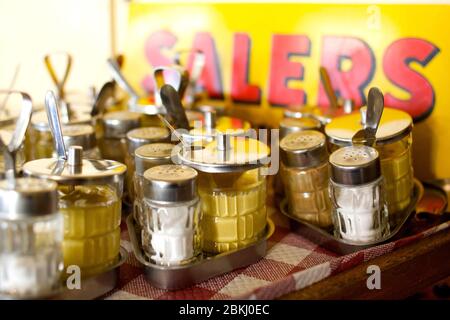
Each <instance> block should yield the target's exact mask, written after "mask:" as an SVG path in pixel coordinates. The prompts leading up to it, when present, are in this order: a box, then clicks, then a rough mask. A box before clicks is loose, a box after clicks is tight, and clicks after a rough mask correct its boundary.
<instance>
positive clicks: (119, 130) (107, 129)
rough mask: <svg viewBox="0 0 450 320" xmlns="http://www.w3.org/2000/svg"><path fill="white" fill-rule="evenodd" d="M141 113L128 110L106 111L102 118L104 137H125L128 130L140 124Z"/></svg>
mask: <svg viewBox="0 0 450 320" xmlns="http://www.w3.org/2000/svg"><path fill="white" fill-rule="evenodd" d="M141 117H142V114H139V113H136V112H130V111H115V112H109V113H106V114H105V115H104V116H103V118H102V123H103V130H104V137H105V138H119V139H121V138H125V136H126V134H127V132H128V131H130V130H132V129H134V128H138V127H139V126H140V125H141Z"/></svg>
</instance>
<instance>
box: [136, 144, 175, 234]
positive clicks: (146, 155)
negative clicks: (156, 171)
mask: <svg viewBox="0 0 450 320" xmlns="http://www.w3.org/2000/svg"><path fill="white" fill-rule="evenodd" d="M173 148H174V145H173V144H170V143H151V144H146V145H143V146H141V147H139V148H137V149H136V151H135V152H134V163H135V166H136V167H135V172H134V177H133V181H134V187H133V190H134V194H135V197H134V211H133V213H134V218H135V220H136V221H137V222H138V223H139V225H140V226H142V225H143V217H142V203H143V200H144V191H143V183H144V172H145V171H147V170H148V169H150V168H152V167H155V166H159V165H163V164H171V163H172V159H171V154H172V149H173ZM142 238H148V233H145V230H143V234H142Z"/></svg>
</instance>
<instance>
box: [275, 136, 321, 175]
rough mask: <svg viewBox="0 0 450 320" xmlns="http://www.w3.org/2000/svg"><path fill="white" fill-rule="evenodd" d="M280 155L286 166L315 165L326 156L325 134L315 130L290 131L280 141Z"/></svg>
mask: <svg viewBox="0 0 450 320" xmlns="http://www.w3.org/2000/svg"><path fill="white" fill-rule="evenodd" d="M280 156H281V161H283V163H284V164H285V165H286V166H288V167H300V168H308V167H314V166H317V165H319V164H321V163H323V162H324V161H326V160H327V158H328V151H327V147H326V139H325V135H324V134H323V133H321V132H319V131H315V130H305V131H299V132H293V133H290V134H288V135H287V136H286V137H284V138H283V139H282V140H281V142H280Z"/></svg>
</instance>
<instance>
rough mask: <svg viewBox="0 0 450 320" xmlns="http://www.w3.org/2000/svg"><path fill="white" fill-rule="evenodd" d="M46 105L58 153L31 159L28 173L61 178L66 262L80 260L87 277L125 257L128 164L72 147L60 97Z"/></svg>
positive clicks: (51, 97) (26, 168) (49, 98)
mask: <svg viewBox="0 0 450 320" xmlns="http://www.w3.org/2000/svg"><path fill="white" fill-rule="evenodd" d="M46 109H47V112H48V117H49V119H48V120H49V124H50V128H51V130H52V134H53V137H54V141H55V149H56V150H57V155H58V157H57V158H50V159H49V158H46V159H39V160H33V161H30V162H27V163H26V164H25V165H24V174H25V175H26V176H30V177H35V178H41V179H48V180H53V181H55V182H57V184H58V196H59V206H60V210H61V212H62V213H63V216H64V241H63V254H64V264H65V265H66V266H69V265H77V266H79V267H80V268H81V273H82V277H88V276H90V275H94V274H99V273H102V272H103V271H105V270H107V269H108V268H109V267H111V266H112V265H113V264H114V263H115V262H116V261H117V259H118V258H119V248H120V220H121V208H122V202H121V198H122V191H123V181H124V175H125V172H126V166H125V165H123V164H121V163H119V162H116V161H112V160H95V159H86V158H84V157H83V148H82V147H80V146H72V147H70V148H69V149H68V152H67V154H66V148H65V144H64V139H63V136H62V132H61V123H60V120H59V114H58V105H57V100H56V98H55V96H54V95H53V93H52V92H49V93H47V95H46Z"/></svg>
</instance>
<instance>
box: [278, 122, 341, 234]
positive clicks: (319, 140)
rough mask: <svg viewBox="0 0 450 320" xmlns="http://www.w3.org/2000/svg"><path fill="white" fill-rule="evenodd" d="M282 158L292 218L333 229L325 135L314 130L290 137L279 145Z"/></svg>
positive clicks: (281, 170) (285, 138)
mask: <svg viewBox="0 0 450 320" xmlns="http://www.w3.org/2000/svg"><path fill="white" fill-rule="evenodd" d="M280 156H281V166H280V174H281V178H282V180H283V184H284V186H285V190H286V194H287V198H288V202H289V212H290V214H291V215H293V216H294V217H297V218H299V219H302V220H305V221H307V222H309V223H312V224H314V225H317V226H319V227H321V228H330V227H331V226H332V221H331V204H330V198H329V194H328V184H329V173H328V170H329V168H328V151H327V147H326V139H325V135H324V134H322V133H321V132H318V131H313V130H305V131H298V132H293V133H290V134H288V135H287V136H286V137H284V138H283V139H282V140H281V142H280Z"/></svg>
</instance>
